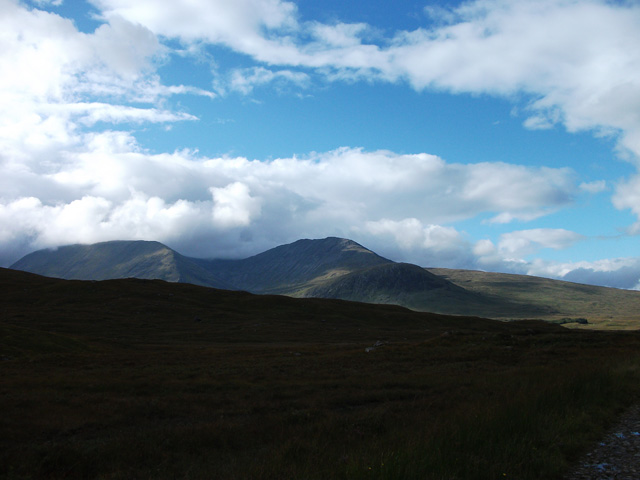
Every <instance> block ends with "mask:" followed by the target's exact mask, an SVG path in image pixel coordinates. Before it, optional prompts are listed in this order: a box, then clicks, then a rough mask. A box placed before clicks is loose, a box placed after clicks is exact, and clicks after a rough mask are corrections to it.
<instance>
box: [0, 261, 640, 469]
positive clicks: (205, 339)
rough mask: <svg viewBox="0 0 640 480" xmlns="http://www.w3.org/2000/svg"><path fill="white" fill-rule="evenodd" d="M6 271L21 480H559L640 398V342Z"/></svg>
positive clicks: (13, 459) (4, 465)
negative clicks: (49, 479)
mask: <svg viewBox="0 0 640 480" xmlns="http://www.w3.org/2000/svg"><path fill="white" fill-rule="evenodd" d="M0 273H2V274H3V276H2V277H0V283H2V282H4V283H2V284H0V288H2V290H1V291H2V292H3V294H2V295H3V297H2V302H1V304H2V309H3V312H4V313H3V317H2V322H0V333H1V335H2V337H1V341H0V358H1V360H0V369H1V371H2V382H1V383H0V411H2V412H3V414H2V416H1V417H0V477H1V478H6V479H26V478H52V479H63V478H67V479H68V478H72V479H76V478H101V479H125V478H126V479H129V478H140V479H151V478H154V479H156V478H157V479H164V478H167V479H169V478H172V479H173V478H184V479H200V478H202V479H205V478H217V479H236V478H250V479H283V478H285V479H286V478H291V479H294V478H295V479H306V478H308V479H327V478H336V479H341V478H342V479H352V478H353V479H412V478H416V479H417V478H420V479H485V478H486V479H495V478H518V479H525V480H526V479H554V478H561V477H562V475H563V473H564V472H565V471H566V470H567V468H568V467H569V466H570V465H571V463H572V462H575V461H576V459H577V458H578V456H579V455H580V454H581V453H582V452H583V451H585V449H587V448H588V447H589V446H590V445H591V444H592V443H593V442H595V441H596V440H597V439H598V438H599V436H600V435H601V434H602V432H603V430H604V429H605V428H606V427H607V426H608V425H609V424H610V423H611V422H612V421H613V419H615V418H616V416H617V415H619V413H620V412H621V411H622V410H623V409H624V408H625V407H627V406H628V405H630V404H631V403H633V402H636V401H637V399H638V387H637V385H638V380H639V374H638V373H639V372H640V355H639V354H638V352H640V349H639V348H638V347H640V336H638V334H637V333H636V332H591V331H573V330H567V329H565V328H562V327H560V326H557V325H547V324H544V323H541V322H522V323H520V322H517V323H500V322H493V321H487V320H482V319H475V318H468V317H467V318H463V317H444V316H437V315H430V314H423V313H417V312H411V311H408V310H405V309H400V308H396V307H390V306H370V305H364V304H354V303H349V302H340V301H323V300H314V299H309V300H296V299H290V298H283V297H257V296H250V295H248V294H243V293H241V292H222V291H215V290H210V289H203V288H197V287H192V286H188V285H175V284H166V283H164V282H155V281H109V282H65V281H58V280H49V279H42V278H40V277H33V276H28V275H22V274H20V275H17V276H16V274H13V272H6V271H0ZM378 340H379V341H381V342H382V343H383V344H382V345H380V346H378V347H376V348H374V349H373V350H371V351H369V352H368V353H367V352H366V351H365V349H366V348H368V347H372V346H373V345H374V344H375V342H376V341H378Z"/></svg>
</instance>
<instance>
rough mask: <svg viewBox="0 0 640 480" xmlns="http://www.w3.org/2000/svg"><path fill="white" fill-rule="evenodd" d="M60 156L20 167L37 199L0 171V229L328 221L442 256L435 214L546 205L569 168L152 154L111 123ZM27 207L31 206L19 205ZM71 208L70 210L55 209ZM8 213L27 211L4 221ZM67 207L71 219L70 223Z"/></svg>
mask: <svg viewBox="0 0 640 480" xmlns="http://www.w3.org/2000/svg"><path fill="white" fill-rule="evenodd" d="M60 157H61V159H62V158H63V159H64V160H61V161H59V162H56V163H55V164H54V165H52V166H51V167H47V166H42V165H39V164H34V165H32V166H31V170H30V175H31V177H32V179H33V181H34V182H35V181H36V180H37V181H39V182H40V184H41V185H43V186H45V187H46V188H44V190H43V192H46V195H41V197H40V198H39V199H38V198H36V199H33V198H31V197H32V195H30V193H29V192H30V191H31V188H30V185H29V184H28V183H25V182H24V180H25V175H26V174H25V172H24V171H22V170H19V169H16V170H15V171H11V170H9V172H8V174H9V176H6V177H5V178H4V179H3V181H4V182H6V184H7V185H14V187H13V190H12V189H11V188H9V190H7V192H11V198H6V199H5V201H4V205H5V213H4V215H5V219H6V221H5V227H4V228H5V229H6V231H7V235H10V236H11V238H12V239H16V238H21V239H22V240H21V244H22V245H26V244H30V245H31V247H40V246H43V245H44V246H51V245H53V244H55V243H73V242H82V241H89V240H96V241H97V240H98V239H102V240H105V239H113V238H118V237H122V238H141V237H144V236H145V235H146V236H147V238H154V239H158V240H165V241H166V240H167V239H171V238H173V236H175V235H176V233H175V232H179V231H180V228H178V225H179V220H178V217H180V215H183V216H184V217H185V218H186V219H187V220H185V222H186V224H188V225H189V226H190V228H194V225H195V224H196V222H195V219H197V223H198V225H199V226H198V227H197V229H198V231H200V232H201V233H203V234H204V232H208V233H209V234H210V235H211V238H216V235H223V234H224V233H225V232H231V231H235V233H234V235H235V234H238V231H239V230H244V231H245V233H244V235H245V238H246V236H247V235H249V234H250V236H251V237H253V238H259V237H264V238H267V239H269V238H270V239H272V241H274V242H285V241H289V240H292V239H295V238H297V237H300V236H326V235H328V234H333V233H334V232H341V234H342V235H344V236H349V235H350V234H352V233H357V232H360V233H361V234H362V235H369V236H374V235H376V234H379V235H380V236H386V235H389V234H390V235H392V236H393V237H394V238H395V239H396V243H398V244H400V245H401V247H402V248H407V249H413V250H416V249H418V248H421V249H423V250H425V251H430V252H432V253H434V254H435V253H438V252H439V253H443V252H445V250H446V251H448V252H450V256H451V257H453V256H454V255H453V252H454V251H458V252H461V251H462V250H464V249H463V248H462V247H461V246H460V245H462V244H464V241H463V240H462V239H461V237H460V235H459V234H458V233H457V232H456V231H455V230H454V229H453V228H451V227H447V226H442V224H443V223H446V222H450V221H452V220H455V219H461V218H470V217H473V216H476V215H479V214H481V213H485V212H494V213H495V212H500V211H501V210H504V209H508V210H509V211H510V212H512V214H513V215H515V216H517V215H518V214H519V212H520V211H524V212H527V211H538V210H544V209H548V208H555V207H557V206H560V205H562V204H563V203H565V202H567V201H568V199H570V198H571V196H572V194H573V193H572V192H573V191H574V190H575V185H574V184H573V183H572V180H571V177H572V175H571V173H570V172H567V171H565V170H562V169H558V170H556V169H543V170H540V169H538V168H533V167H517V166H515V167H514V166H507V165H501V170H503V171H504V172H505V174H504V176H502V177H496V176H495V171H494V169H493V168H492V165H490V164H478V165H473V164H472V165H461V164H449V163H447V162H445V161H444V160H442V159H441V158H439V157H436V156H433V155H427V154H418V155H400V154H396V153H393V152H389V151H374V152H366V151H363V150H362V149H351V148H341V149H338V150H335V151H330V152H326V153H316V154H313V155H310V156H308V157H304V158H297V157H291V158H279V159H275V160H271V161H258V160H248V159H245V158H242V157H235V158H234V157H219V158H206V157H200V156H198V155H197V154H195V153H194V152H189V151H178V152H174V153H173V154H155V155H154V154H150V153H147V152H145V151H144V150H143V149H141V148H140V147H139V146H138V145H137V144H136V142H135V139H134V138H133V137H131V136H130V135H128V134H125V133H121V132H120V133H118V132H105V133H95V134H91V135H89V136H87V137H86V138H85V147H84V148H83V149H81V150H80V149H78V147H74V149H73V150H65V151H64V152H63V153H60ZM501 178H502V180H501ZM483 183H487V184H489V185H491V188H483V186H482V185H483ZM514 184H515V185H516V187H518V188H514ZM452 185H456V188H452ZM20 186H22V188H24V191H23V190H21V188H20ZM495 190H498V191H503V192H505V193H504V194H503V195H496V192H495ZM505 197H506V198H507V200H508V201H507V200H505ZM30 198H31V200H29V201H27V200H25V199H30ZM34 200H37V202H35V203H34ZM15 202H18V203H17V204H16V203H15ZM24 202H26V203H24ZM74 202H75V203H74ZM16 205H17V206H21V207H20V208H21V210H20V211H19V212H18V210H16V209H15V208H16ZM27 207H29V208H31V209H32V210H33V212H34V213H33V214H32V215H26V214H25V212H24V209H25V208H27ZM74 209H79V210H78V212H81V214H80V213H78V214H77V215H74V214H68V215H67V213H65V212H73V211H75V210H74ZM63 214H64V215H63ZM13 215H16V216H20V217H21V218H23V219H28V218H34V219H35V220H33V221H30V222H27V223H26V224H25V223H21V220H19V219H18V220H16V222H15V223H12V221H11V218H12V216H13ZM169 217H171V218H174V217H175V218H176V220H175V221H173V220H172V221H169ZM73 218H76V219H77V221H78V227H77V228H73V226H72V225H70V224H69V222H70V221H71V220H72V219H73ZM40 219H43V221H42V222H40V221H39V220H40ZM44 219H48V220H47V221H44ZM132 219H133V220H132ZM36 220H38V221H36ZM134 224H135V225H137V227H136V228H133V225H134ZM60 225H62V227H60ZM169 227H170V228H169ZM92 229H93V230H94V234H93V235H89V234H88V233H87V230H92ZM9 232H11V233H9ZM61 232H66V233H65V234H64V236H63V235H62V233H61ZM252 232H255V233H252ZM394 232H395V233H394ZM63 237H64V238H66V242H64V241H63V240H64V238H63ZM7 238H9V237H7ZM25 242H26V243H25ZM245 243H247V242H245ZM210 245H211V248H210V250H209V251H208V252H207V253H208V254H209V255H215V254H216V253H217V252H216V248H215V244H213V243H212V244H210ZM452 245H458V246H456V247H455V248H454V247H452ZM254 248H256V247H255V246H254ZM254 253H255V252H254Z"/></svg>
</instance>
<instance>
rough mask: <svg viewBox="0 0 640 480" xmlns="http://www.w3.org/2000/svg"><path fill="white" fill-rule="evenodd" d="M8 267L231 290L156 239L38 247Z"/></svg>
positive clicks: (75, 276) (67, 275)
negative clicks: (51, 247) (152, 280)
mask: <svg viewBox="0 0 640 480" xmlns="http://www.w3.org/2000/svg"><path fill="white" fill-rule="evenodd" d="M11 268H12V269H15V270H23V271H26V272H31V273H36V274H39V275H44V276H48V277H54V278H64V279H76V280H108V279H115V278H129V277H131V278H143V279H159V280H166V281H168V282H182V283H193V284H195V285H203V286H208V287H215V288H223V289H233V286H231V285H229V284H227V283H225V282H223V281H221V280H219V279H218V278H216V277H215V275H213V274H212V273H211V272H209V271H207V270H206V269H204V268H202V267H201V266H200V265H198V264H197V263H195V262H193V261H192V260H191V259H189V258H188V257H185V256H183V255H180V254H179V253H178V252H176V251H175V250H172V249H170V248H169V247H167V246H166V245H163V244H161V243H159V242H146V241H112V242H102V243H96V244H93V245H67V246H64V247H59V248H57V249H55V250H52V249H47V250H38V251H36V252H33V253H30V254H29V255H26V256H25V257H23V258H21V259H20V260H18V261H17V262H16V263H14V264H13V265H11Z"/></svg>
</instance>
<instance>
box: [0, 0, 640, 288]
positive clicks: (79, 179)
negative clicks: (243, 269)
mask: <svg viewBox="0 0 640 480" xmlns="http://www.w3.org/2000/svg"><path fill="white" fill-rule="evenodd" d="M0 11H2V15H0V31H1V32H3V33H2V34H0V52H1V53H0V110H2V115H1V118H2V119H1V120H0V147H1V148H0V166H1V167H0V168H2V176H1V178H0V264H1V265H3V266H7V265H10V264H11V263H12V262H13V261H15V260H17V259H18V258H20V257H21V256H22V255H24V254H26V253H29V252H30V251H33V250H35V249H39V248H51V247H56V246H59V245H64V244H70V243H93V242H98V241H106V240H114V239H145V240H158V241H161V242H164V243H166V244H167V245H169V246H171V247H173V248H175V249H177V250H178V251H180V252H181V253H184V254H187V255H193V256H204V257H236V258H237V257H245V256H248V255H252V254H256V253H259V252H261V251H264V250H266V249H268V248H271V247H274V246H277V245H280V244H284V243H289V242H292V241H295V240H297V239H299V238H323V237H326V236H330V235H335V236H341V237H347V238H351V239H353V240H356V241H358V242H359V243H361V244H363V245H365V246H367V247H369V248H371V249H373V250H374V251H376V252H377V253H380V254H381V255H384V256H387V257H388V258H391V259H393V260H398V261H408V262H412V263H416V264H419V265H423V266H437V267H452V268H470V269H482V270H488V271H501V272H513V273H524V274H532V275H540V276H547V277H552V278H560V279H563V278H564V279H568V280H571V281H579V282H580V281H582V282H588V283H595V284H602V285H609V286H617V287H622V288H640V249H639V248H638V234H639V233H640V174H639V173H638V168H639V167H640V52H638V49H637V48H636V45H640V5H639V4H638V3H637V2H626V1H619V2H613V1H604V0H603V1H600V0H579V1H578V0H536V1H533V0H508V1H507V0H476V1H467V2H443V1H428V0H424V1H421V2H417V1H394V2H391V1H377V2H371V1H350V2H343V1H329V0H327V1H323V2H317V1H311V0H300V1H297V2H296V1H284V0H237V1H234V2H228V1H223V0H193V1H191V2H188V3H187V2H176V1H173V0H137V1H136V2H131V1H130V0H90V1H88V2H82V1H70V0H32V1H27V0H24V1H18V0H0Z"/></svg>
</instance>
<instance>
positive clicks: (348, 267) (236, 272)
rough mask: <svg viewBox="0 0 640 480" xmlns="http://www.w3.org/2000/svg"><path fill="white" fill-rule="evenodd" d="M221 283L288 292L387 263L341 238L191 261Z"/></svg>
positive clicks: (388, 261)
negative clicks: (250, 254)
mask: <svg viewBox="0 0 640 480" xmlns="http://www.w3.org/2000/svg"><path fill="white" fill-rule="evenodd" d="M194 261H197V262H198V263H199V264H200V265H202V266H203V267H205V268H206V269H207V270H209V271H211V272H215V274H216V276H218V277H219V278H221V279H223V280H224V281H225V282H227V283H230V284H233V285H235V286H236V287H237V288H239V289H242V290H248V291H250V292H254V293H281V294H292V293H296V292H302V291H304V290H305V289H306V288H308V287H309V285H316V284H319V283H322V282H323V281H325V280H328V279H331V278H335V277H339V276H342V275H346V274H349V273H352V272H356V271H358V270H362V269H365V268H370V267H373V266H376V265H382V264H391V263H393V262H392V261H391V260H387V259H386V258H383V257H381V256H380V255H377V254H376V253H374V252H372V251H371V250H368V249H366V248H365V247H363V246H362V245H360V244H358V243H356V242H354V241H352V240H347V239H345V238H337V237H328V238H324V239H321V240H309V239H304V240H298V241H296V242H293V243H290V244H287V245H281V246H279V247H276V248H272V249H271V250H267V251H266V252H263V253H260V254H258V255H255V256H253V257H249V258H245V259H243V260H194Z"/></svg>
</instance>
